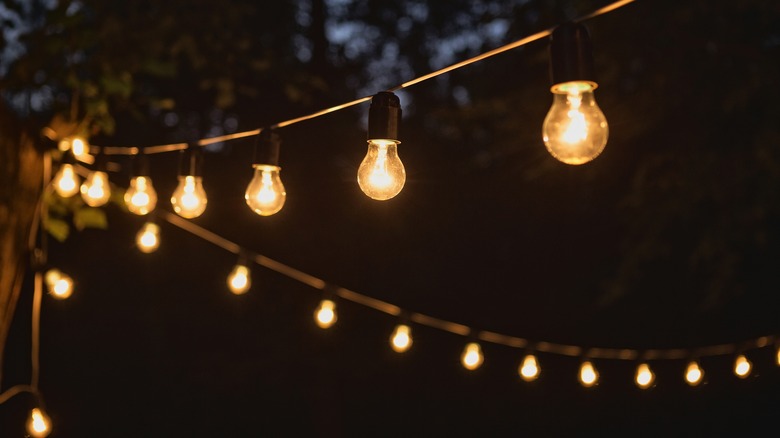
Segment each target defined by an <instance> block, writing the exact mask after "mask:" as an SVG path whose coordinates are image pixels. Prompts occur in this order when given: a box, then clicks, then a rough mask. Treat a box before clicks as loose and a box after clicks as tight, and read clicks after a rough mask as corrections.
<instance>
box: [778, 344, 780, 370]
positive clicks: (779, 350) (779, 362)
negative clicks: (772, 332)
mask: <svg viewBox="0 0 780 438" xmlns="http://www.w3.org/2000/svg"><path fill="white" fill-rule="evenodd" d="M777 365H778V366H780V347H777Z"/></svg>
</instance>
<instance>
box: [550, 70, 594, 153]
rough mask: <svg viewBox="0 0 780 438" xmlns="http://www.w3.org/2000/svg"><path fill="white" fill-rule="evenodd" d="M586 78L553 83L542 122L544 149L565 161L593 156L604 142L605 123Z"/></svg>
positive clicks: (592, 87)
mask: <svg viewBox="0 0 780 438" xmlns="http://www.w3.org/2000/svg"><path fill="white" fill-rule="evenodd" d="M593 90H594V85H593V84H592V83H590V82H566V83H563V84H558V85H556V86H554V87H553V89H552V92H553V104H552V107H550V111H549V112H548V113H547V117H545V119H544V124H543V125H542V137H543V138H544V145H545V146H547V150H548V151H549V152H550V154H552V156H553V157H555V158H556V159H558V160H560V161H562V162H564V163H566V164H583V163H587V162H588V161H591V160H592V159H594V158H596V157H597V156H598V155H599V154H600V153H601V152H602V151H603V150H604V146H606V144H607V137H608V136H609V126H608V125H607V119H606V118H605V117H604V113H602V112H601V109H600V108H599V107H598V105H597V104H596V99H595V97H594V96H593Z"/></svg>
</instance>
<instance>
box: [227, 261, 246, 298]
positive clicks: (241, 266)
mask: <svg viewBox="0 0 780 438" xmlns="http://www.w3.org/2000/svg"><path fill="white" fill-rule="evenodd" d="M227 284H228V288H230V292H233V293H234V294H236V295H242V294H244V293H246V291H248V290H249V288H250V287H251V286H252V278H251V275H250V271H249V268H248V267H247V266H246V263H245V262H239V263H238V264H237V265H236V266H234V267H233V270H232V271H230V275H228V279H227Z"/></svg>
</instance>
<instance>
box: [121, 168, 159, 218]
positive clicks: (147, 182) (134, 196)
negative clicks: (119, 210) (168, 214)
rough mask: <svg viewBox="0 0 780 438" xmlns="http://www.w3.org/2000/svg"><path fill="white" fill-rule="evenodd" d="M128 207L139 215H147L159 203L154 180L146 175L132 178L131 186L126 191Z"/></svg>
mask: <svg viewBox="0 0 780 438" xmlns="http://www.w3.org/2000/svg"><path fill="white" fill-rule="evenodd" d="M125 205H127V209H128V210H129V211H130V212H131V213H134V214H137V215H145V214H147V213H149V212H151V211H152V210H154V207H155V206H156V205H157V191H155V190H154V186H152V180H151V178H149V177H146V176H136V177H134V178H133V179H131V180H130V187H129V188H128V189H127V191H126V192H125Z"/></svg>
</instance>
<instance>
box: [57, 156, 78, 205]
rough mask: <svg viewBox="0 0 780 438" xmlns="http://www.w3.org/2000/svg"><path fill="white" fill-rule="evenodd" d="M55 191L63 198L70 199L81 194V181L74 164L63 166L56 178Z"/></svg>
mask: <svg viewBox="0 0 780 438" xmlns="http://www.w3.org/2000/svg"><path fill="white" fill-rule="evenodd" d="M54 190H55V191H56V192H57V194H58V195H60V196H62V197H63V198H70V197H71V196H73V195H75V194H76V193H78V192H79V181H78V176H76V171H75V170H74V169H73V165H72V164H67V163H66V164H63V165H62V166H61V167H60V171H59V172H57V175H56V176H55V177H54Z"/></svg>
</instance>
